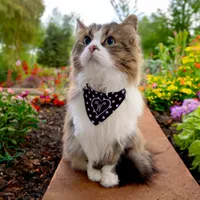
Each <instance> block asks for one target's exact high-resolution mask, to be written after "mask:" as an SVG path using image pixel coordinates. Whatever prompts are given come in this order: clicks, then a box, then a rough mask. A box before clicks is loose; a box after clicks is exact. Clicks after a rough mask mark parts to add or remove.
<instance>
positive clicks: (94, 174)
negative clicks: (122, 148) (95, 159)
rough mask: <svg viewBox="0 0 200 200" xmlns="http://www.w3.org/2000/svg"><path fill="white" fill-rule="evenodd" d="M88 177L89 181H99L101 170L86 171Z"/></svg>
mask: <svg viewBox="0 0 200 200" xmlns="http://www.w3.org/2000/svg"><path fill="white" fill-rule="evenodd" d="M87 174H88V178H89V179H90V180H91V181H94V182H99V181H100V180H101V171H100V170H97V169H90V170H88V171H87Z"/></svg>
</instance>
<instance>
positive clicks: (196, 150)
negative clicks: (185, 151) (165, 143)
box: [189, 140, 200, 156]
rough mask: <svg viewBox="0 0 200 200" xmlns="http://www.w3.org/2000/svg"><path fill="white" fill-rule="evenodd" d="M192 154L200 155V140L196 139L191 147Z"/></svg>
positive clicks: (190, 153)
mask: <svg viewBox="0 0 200 200" xmlns="http://www.w3.org/2000/svg"><path fill="white" fill-rule="evenodd" d="M189 155H190V156H200V140H196V141H194V142H193V143H192V144H191V145H190V147H189Z"/></svg>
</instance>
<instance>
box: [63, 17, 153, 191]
mask: <svg viewBox="0 0 200 200" xmlns="http://www.w3.org/2000/svg"><path fill="white" fill-rule="evenodd" d="M141 61H142V54H141V49H140V44H139V37H138V35H137V17H136V16H135V15H130V16H129V17H128V18H127V19H125V20H124V21H123V22H122V23H114V22H113V23H110V24H104V25H97V24H92V25H90V26H86V25H84V24H83V23H82V22H80V21H79V20H78V28H77V35H76V43H75V45H74V48H73V50H72V56H71V64H72V68H71V76H70V87H69V92H68V107H67V114H66V118H65V126H64V136H63V158H64V159H66V160H67V161H70V163H71V166H72V168H74V169H78V170H85V171H87V175H88V178H89V179H90V180H92V181H96V182H100V184H101V185H103V186H104V187H113V186H116V185H124V184H127V183H134V182H136V183H137V182H138V183H144V182H146V181H148V180H150V178H151V177H152V175H153V172H154V167H153V162H152V158H151V154H150V153H149V152H148V151H147V150H146V148H145V143H144V140H143V137H142V135H141V134H140V132H139V130H138V128H137V118H138V116H140V115H141V114H142V111H143V99H142V96H141V94H140V92H139V91H138V89H137V88H138V84H139V81H140V66H141ZM87 85H89V87H90V89H91V90H92V91H94V92H95V94H98V95H104V96H105V99H104V98H103V99H101V96H99V97H95V98H96V99H97V100H98V101H96V103H97V104H98V106H99V107H98V109H99V110H101V113H100V112H99V113H97V110H95V108H94V107H93V105H91V107H87V105H86V104H88V102H87V101H86V99H85V96H84V90H85V88H86V86H87ZM123 90H124V91H126V95H124V100H123V102H121V104H120V105H119V104H117V105H116V104H113V105H115V106H116V107H117V108H116V109H115V110H112V103H113V102H114V101H115V100H112V99H110V100H109V95H114V94H116V95H115V97H114V98H116V100H117V96H118V92H119V91H123ZM88 95H89V97H87V98H88V99H90V100H91V102H92V98H94V96H92V94H91V95H90V90H89V91H88ZM98 95H97V96H98ZM86 96H87V95H86ZM106 97H108V99H106ZM112 101H113V102H112ZM103 103H104V104H103ZM107 104H108V105H107ZM107 106H110V107H109V109H111V111H110V113H111V114H110V113H108V110H107V109H108V108H107ZM91 108H92V109H94V110H92V109H91ZM90 109H91V112H94V116H96V118H98V117H103V119H101V121H97V124H94V121H93V120H92V119H91V115H90V114H89V113H88V112H89V111H88V110H90ZM99 110H98V111H99ZM106 111H107V113H108V115H109V116H107V117H106V119H105V117H104V116H101V114H102V113H104V114H106Z"/></svg>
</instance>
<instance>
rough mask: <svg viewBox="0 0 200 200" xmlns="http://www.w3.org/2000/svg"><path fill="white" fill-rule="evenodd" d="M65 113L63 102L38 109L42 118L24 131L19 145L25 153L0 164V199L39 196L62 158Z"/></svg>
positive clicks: (25, 199)
mask: <svg viewBox="0 0 200 200" xmlns="http://www.w3.org/2000/svg"><path fill="white" fill-rule="evenodd" d="M64 115H65V108H64V106H63V107H60V108H58V107H49V108H43V109H42V110H40V112H39V118H40V119H41V120H42V121H41V122H40V124H39V129H38V130H36V131H32V132H31V133H29V134H28V135H27V137H26V141H25V142H24V143H23V144H22V146H21V148H22V149H23V150H24V153H23V154H22V155H21V156H20V157H17V158H16V159H15V160H13V161H11V162H9V163H4V164H0V200H4V199H5V200H14V199H15V200H40V199H42V196H43V195H44V193H45V191H46V189H47V187H48V185H49V183H50V180H51V178H52V176H53V174H54V172H55V170H56V168H57V165H58V163H59V161H60V159H61V137H62V131H63V122H64ZM44 120H45V121H46V122H44Z"/></svg>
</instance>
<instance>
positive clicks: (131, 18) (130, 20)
mask: <svg viewBox="0 0 200 200" xmlns="http://www.w3.org/2000/svg"><path fill="white" fill-rule="evenodd" d="M122 25H129V26H132V27H133V28H134V29H135V30H136V31H137V25H138V19H137V16H136V15H133V14H132V15H129V16H128V17H127V18H126V19H125V20H124V21H123V22H122Z"/></svg>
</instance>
